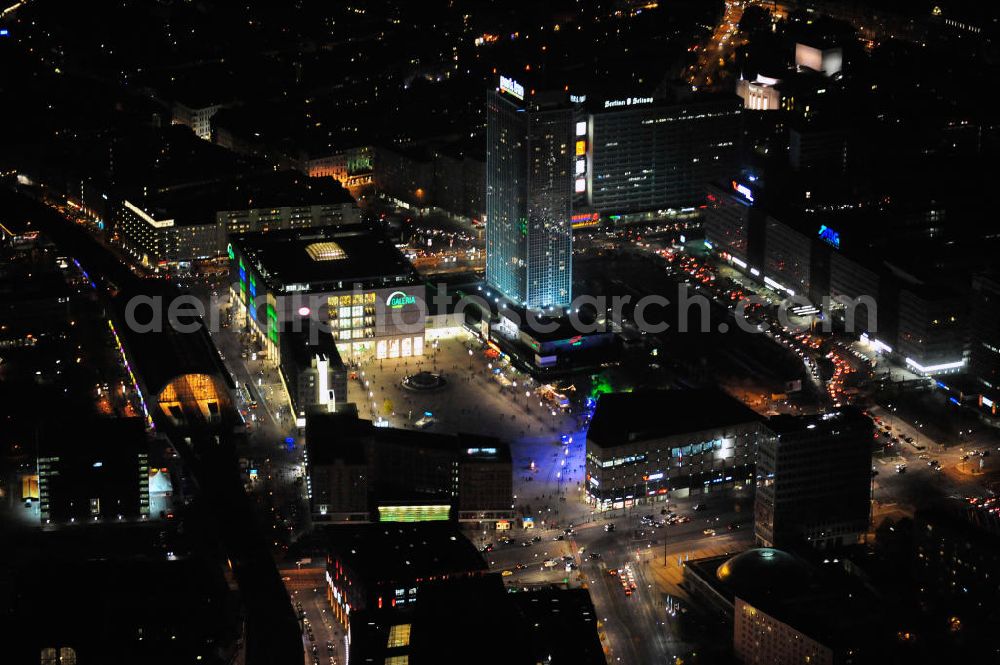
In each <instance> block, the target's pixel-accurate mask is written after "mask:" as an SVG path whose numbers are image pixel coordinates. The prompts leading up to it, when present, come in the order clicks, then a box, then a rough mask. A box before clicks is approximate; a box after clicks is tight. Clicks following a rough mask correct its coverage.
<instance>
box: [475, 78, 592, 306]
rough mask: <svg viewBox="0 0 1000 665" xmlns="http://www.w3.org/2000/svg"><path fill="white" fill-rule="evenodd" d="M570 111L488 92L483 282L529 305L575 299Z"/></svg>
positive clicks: (507, 94)
mask: <svg viewBox="0 0 1000 665" xmlns="http://www.w3.org/2000/svg"><path fill="white" fill-rule="evenodd" d="M572 132H573V112H572V109H570V108H569V107H561V106H552V107H541V106H538V105H535V104H531V103H527V104H526V103H524V102H523V101H521V100H520V99H518V98H517V96H516V95H515V94H512V93H511V92H509V91H500V90H497V91H494V92H490V93H489V94H488V98H487V121H486V141H487V144H486V282H487V284H488V285H489V286H491V287H492V288H494V289H496V290H497V291H499V292H500V293H502V294H503V295H505V296H506V297H508V298H510V299H511V300H512V301H514V302H515V303H518V304H520V305H524V306H526V307H529V308H532V309H542V308H547V307H565V306H567V305H569V303H570V300H571V299H572V280H573V277H572V261H573V256H572V254H573V235H572V228H571V226H570V217H571V214H572V210H571V204H572V196H573V194H572V191H573V190H572V187H573V177H572V173H573V171H572V169H573V135H572Z"/></svg>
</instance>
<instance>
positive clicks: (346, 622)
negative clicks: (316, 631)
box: [322, 522, 488, 634]
mask: <svg viewBox="0 0 1000 665" xmlns="http://www.w3.org/2000/svg"><path fill="white" fill-rule="evenodd" d="M322 535H323V536H324V537H325V538H326V541H327V544H328V554H327V559H326V587H327V588H326V592H327V594H326V596H327V600H328V601H329V602H330V605H331V607H332V608H333V617H334V618H335V619H336V620H337V621H339V622H340V623H341V625H342V626H343V627H344V628H345V630H348V631H349V629H350V627H351V624H352V623H353V621H354V617H355V616H356V615H357V614H359V613H361V612H365V611H375V610H379V609H386V608H395V607H400V608H402V607H404V606H406V607H412V606H414V605H417V604H419V603H420V600H421V593H420V592H421V589H422V588H423V586H424V585H425V584H429V583H435V582H441V581H447V580H452V579H462V578H466V577H477V576H480V575H483V574H485V573H486V572H487V571H488V567H487V565H486V562H485V561H483V557H482V556H481V555H480V554H479V552H478V551H476V548H475V547H474V546H473V545H472V543H471V542H470V541H469V539H468V538H466V537H465V536H464V535H462V532H461V531H459V529H458V527H457V526H456V525H454V524H451V523H447V522H438V523H423V524H343V525H335V526H328V527H325V529H324V530H323V532H322ZM348 634H350V633H349V632H348Z"/></svg>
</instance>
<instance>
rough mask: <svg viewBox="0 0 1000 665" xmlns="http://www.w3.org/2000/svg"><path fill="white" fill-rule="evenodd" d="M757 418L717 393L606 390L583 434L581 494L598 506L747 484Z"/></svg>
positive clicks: (761, 431) (611, 506) (759, 430)
mask: <svg viewBox="0 0 1000 665" xmlns="http://www.w3.org/2000/svg"><path fill="white" fill-rule="evenodd" d="M763 434H764V429H763V427H762V425H761V422H760V417H759V416H758V415H757V414H756V413H754V412H753V411H751V410H750V409H749V408H747V407H746V406H744V405H743V404H742V403H741V402H739V401H738V400H736V399H734V398H732V397H730V396H729V395H727V394H725V393H723V392H721V391H718V390H643V391H636V392H632V393H608V394H605V395H602V396H601V397H600V399H599V400H598V401H597V408H596V410H595V412H594V417H593V420H592V421H591V423H590V429H589V430H588V432H587V462H586V463H587V498H588V500H589V501H590V503H591V504H592V505H594V506H596V507H597V508H598V509H600V510H611V509H614V508H623V507H628V506H631V505H633V504H635V503H646V502H651V501H654V500H663V499H665V498H666V496H667V495H668V494H669V495H670V496H672V497H675V498H676V497H684V496H688V495H689V494H698V493H705V492H712V491H716V490H718V489H721V488H723V487H732V486H733V485H741V484H745V483H749V482H752V478H753V473H754V455H755V454H756V450H757V444H758V440H759V439H760V437H761V436H762V435H763Z"/></svg>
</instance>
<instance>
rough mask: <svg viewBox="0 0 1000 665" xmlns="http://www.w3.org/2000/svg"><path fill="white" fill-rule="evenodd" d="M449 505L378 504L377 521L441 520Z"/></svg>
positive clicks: (446, 515) (449, 510)
mask: <svg viewBox="0 0 1000 665" xmlns="http://www.w3.org/2000/svg"><path fill="white" fill-rule="evenodd" d="M450 513H451V506H440V505H438V506H379V507H378V521H379V522H443V521H445V520H447V519H448V516H449V515H450Z"/></svg>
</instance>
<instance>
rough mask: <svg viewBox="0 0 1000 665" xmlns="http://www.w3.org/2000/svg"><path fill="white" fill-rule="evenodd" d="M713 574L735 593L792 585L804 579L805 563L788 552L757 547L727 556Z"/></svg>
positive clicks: (770, 589)
mask: <svg viewBox="0 0 1000 665" xmlns="http://www.w3.org/2000/svg"><path fill="white" fill-rule="evenodd" d="M715 577H716V578H717V579H718V580H719V581H720V582H723V583H725V584H726V585H727V586H729V587H730V588H731V589H733V591H734V592H736V594H737V595H740V594H741V593H747V592H755V593H768V592H771V591H777V590H780V589H793V588H795V587H798V586H800V585H803V584H806V583H808V578H809V567H808V566H807V565H806V564H805V563H804V562H803V561H801V560H799V559H798V558H797V557H795V556H792V555H791V554H789V553H788V552H783V551H781V550H776V549H774V548H772V547H759V548H755V549H752V550H747V551H745V552H740V553H739V554H737V555H735V556H733V557H730V558H729V559H727V560H726V562H725V563H723V564H722V565H721V566H719V567H718V568H717V569H716V571H715Z"/></svg>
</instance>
